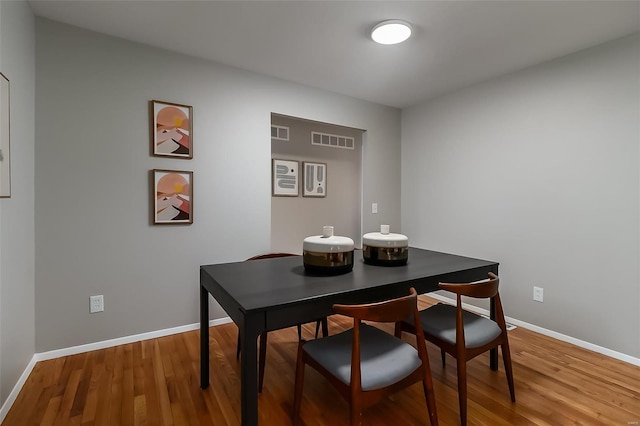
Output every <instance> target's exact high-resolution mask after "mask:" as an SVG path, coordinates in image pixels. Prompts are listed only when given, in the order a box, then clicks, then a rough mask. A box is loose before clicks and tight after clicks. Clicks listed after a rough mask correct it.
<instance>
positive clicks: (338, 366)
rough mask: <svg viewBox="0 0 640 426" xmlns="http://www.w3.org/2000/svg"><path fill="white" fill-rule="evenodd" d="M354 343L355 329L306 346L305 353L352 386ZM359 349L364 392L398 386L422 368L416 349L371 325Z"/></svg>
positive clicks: (362, 329)
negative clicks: (352, 349) (394, 384)
mask: <svg viewBox="0 0 640 426" xmlns="http://www.w3.org/2000/svg"><path fill="white" fill-rule="evenodd" d="M352 342H353V329H351V330H347V331H344V332H342V333H340V334H336V335H333V336H329V337H325V338H322V339H316V340H312V341H310V342H307V343H306V344H305V345H304V351H305V352H307V354H308V355H309V356H310V357H311V358H313V359H315V360H316V361H317V362H318V363H320V364H322V365H323V366H324V367H325V368H326V369H327V370H329V371H330V372H331V373H332V374H333V375H334V376H336V377H337V378H338V379H339V380H341V381H342V382H343V383H344V384H346V385H349V384H350V383H349V382H350V381H351V348H352ZM360 345H361V346H360V351H361V352H360V360H361V361H360V364H361V369H362V390H364V391H368V390H373V389H379V388H383V387H385V386H388V385H390V384H392V383H396V382H398V381H400V380H402V379H403V378H405V377H407V376H408V375H409V374H411V373H412V372H414V371H415V370H416V368H418V367H420V364H421V361H420V357H419V356H418V351H417V350H416V349H415V348H414V347H413V346H411V345H410V344H408V343H405V342H403V341H402V340H400V339H397V338H396V337H394V336H392V335H391V334H388V333H385V332H384V331H382V330H380V329H378V328H375V327H372V326H370V325H366V324H362V325H361V327H360Z"/></svg>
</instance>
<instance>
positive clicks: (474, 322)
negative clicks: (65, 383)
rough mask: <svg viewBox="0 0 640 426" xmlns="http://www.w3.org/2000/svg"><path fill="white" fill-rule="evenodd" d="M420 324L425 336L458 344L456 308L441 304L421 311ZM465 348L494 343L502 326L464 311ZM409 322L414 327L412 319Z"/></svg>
mask: <svg viewBox="0 0 640 426" xmlns="http://www.w3.org/2000/svg"><path fill="white" fill-rule="evenodd" d="M420 320H421V321H420V322H421V324H422V330H423V331H424V333H425V334H430V335H432V336H435V337H437V338H439V339H441V340H444V341H445V342H448V343H450V344H452V345H455V344H456V307H455V306H451V305H446V304H444V303H439V304H437V305H434V306H431V307H430V308H427V309H424V310H422V311H420ZM462 321H463V322H464V338H465V347H467V348H477V347H480V346H482V345H484V344H486V343H487V342H490V341H492V340H493V339H495V338H496V337H498V336H499V335H500V333H502V330H500V326H498V324H497V323H496V322H494V321H491V320H490V319H488V318H485V317H482V316H480V315H476V314H474V313H473V312H469V311H465V310H463V311H462ZM407 322H408V323H409V324H411V325H413V320H412V319H407Z"/></svg>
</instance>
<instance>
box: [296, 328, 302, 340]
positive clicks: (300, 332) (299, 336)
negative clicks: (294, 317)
mask: <svg viewBox="0 0 640 426" xmlns="http://www.w3.org/2000/svg"><path fill="white" fill-rule="evenodd" d="M296 327H298V342H299V341H300V340H302V324H298V325H296Z"/></svg>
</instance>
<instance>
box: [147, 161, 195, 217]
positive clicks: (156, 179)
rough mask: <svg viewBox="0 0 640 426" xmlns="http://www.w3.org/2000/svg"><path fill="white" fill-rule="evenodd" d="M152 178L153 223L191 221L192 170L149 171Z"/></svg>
mask: <svg viewBox="0 0 640 426" xmlns="http://www.w3.org/2000/svg"><path fill="white" fill-rule="evenodd" d="M151 173H152V175H153V176H152V179H153V199H154V203H153V223H154V224H155V225H174V224H192V223H193V172H186V171H181V170H158V169H154V170H152V171H151Z"/></svg>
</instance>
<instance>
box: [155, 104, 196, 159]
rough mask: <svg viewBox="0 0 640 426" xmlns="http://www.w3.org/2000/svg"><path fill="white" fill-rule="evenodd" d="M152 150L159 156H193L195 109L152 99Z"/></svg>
mask: <svg viewBox="0 0 640 426" xmlns="http://www.w3.org/2000/svg"><path fill="white" fill-rule="evenodd" d="M151 113H152V116H153V118H152V122H151V150H152V154H153V155H155V156H159V157H174V158H193V122H192V115H193V109H192V107H190V106H189V105H180V104H173V103H169V102H162V101H151Z"/></svg>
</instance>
